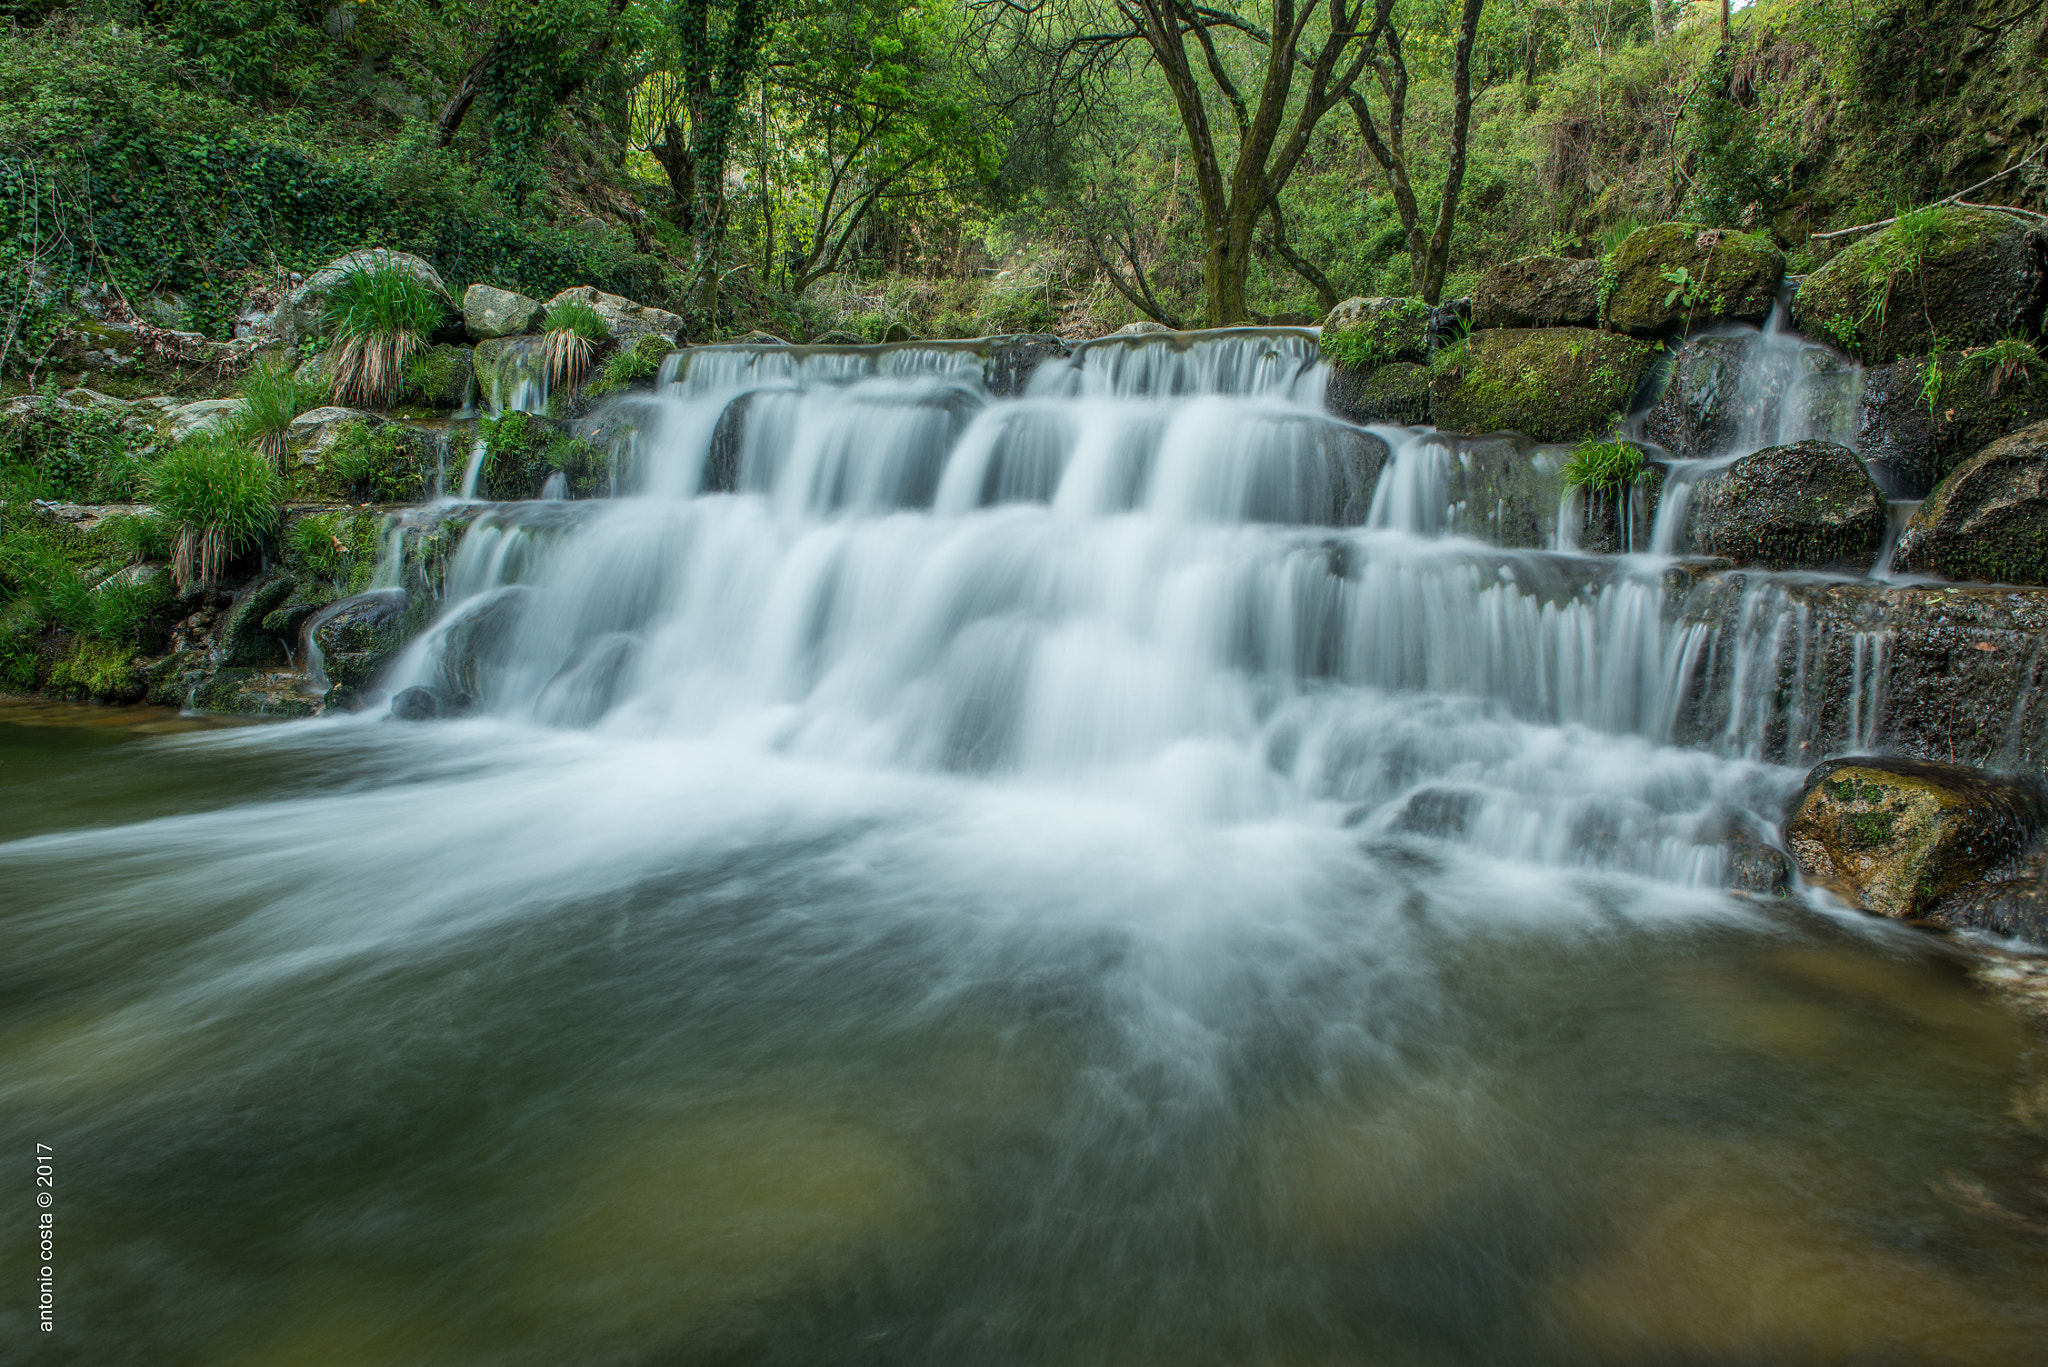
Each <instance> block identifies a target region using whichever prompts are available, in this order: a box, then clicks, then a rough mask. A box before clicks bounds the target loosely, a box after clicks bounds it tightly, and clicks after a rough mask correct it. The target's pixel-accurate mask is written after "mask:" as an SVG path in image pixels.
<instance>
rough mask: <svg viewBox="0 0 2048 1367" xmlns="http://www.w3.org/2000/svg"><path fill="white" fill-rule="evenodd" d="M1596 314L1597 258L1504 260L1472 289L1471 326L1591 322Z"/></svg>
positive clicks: (1597, 300) (1538, 257)
mask: <svg viewBox="0 0 2048 1367" xmlns="http://www.w3.org/2000/svg"><path fill="white" fill-rule="evenodd" d="M1599 316H1600V263H1599V262H1598V261H1570V260H1566V259H1565V258H1564V257H1561V256H1524V257H1520V258H1518V259H1516V260H1513V261H1504V262H1502V263H1501V264H1500V265H1498V266H1495V267H1493V268H1492V269H1491V270H1489V271H1487V272H1486V273H1485V274H1484V275H1482V276H1480V277H1479V286H1478V288H1476V289H1474V290H1473V291H1472V326H1473V327H1475V328H1543V327H1591V326H1593V325H1594V323H1596V322H1597V321H1599Z"/></svg>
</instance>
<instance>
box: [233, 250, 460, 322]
mask: <svg viewBox="0 0 2048 1367" xmlns="http://www.w3.org/2000/svg"><path fill="white" fill-rule="evenodd" d="M378 266H396V267H398V268H399V269H400V270H403V271H406V272H408V273H409V274H411V275H412V276H413V278H414V279H416V280H418V281H420V282H421V283H422V284H424V285H426V286H427V288H429V289H431V290H433V291H434V293H436V294H438V295H441V296H443V297H446V296H447V294H448V287H447V286H446V285H444V284H442V283H441V277H440V276H439V275H438V274H436V273H435V271H434V268H433V267H432V266H429V265H428V264H427V263H426V262H425V261H422V260H421V259H420V258H419V257H417V256H414V255H412V254H411V253H410V252H399V251H392V250H391V249H390V248H388V247H369V248H365V249H364V250H362V251H355V252H350V253H349V254H348V255H347V256H342V257H337V258H335V259H334V260H333V261H330V262H328V263H327V264H326V265H325V266H323V267H321V268H320V269H319V270H317V271H315V272H314V273H313V274H312V275H311V276H310V277H308V278H307V280H306V283H305V284H303V285H300V286H299V287H298V288H297V289H295V290H293V291H292V292H291V293H290V294H288V295H286V296H285V297H284V300H283V302H281V303H280V304H278V306H277V312H276V314H275V315H274V316H273V317H272V318H271V322H270V327H271V330H272V331H274V332H275V333H276V334H277V337H278V340H280V341H282V342H284V343H285V345H287V346H296V345H297V344H298V343H300V342H301V341H304V340H305V339H306V338H308V337H319V336H322V335H324V334H325V332H326V331H327V322H326V313H327V296H328V295H329V294H330V293H332V292H333V290H334V287H335V286H336V285H339V284H340V283H341V281H342V277H344V276H346V275H347V274H348V273H349V272H350V271H359V270H370V269H373V268H375V267H378ZM450 307H451V308H452V307H453V305H452V303H451V305H450Z"/></svg>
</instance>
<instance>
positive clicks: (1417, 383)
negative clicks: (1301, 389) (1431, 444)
mask: <svg viewBox="0 0 2048 1367" xmlns="http://www.w3.org/2000/svg"><path fill="white" fill-rule="evenodd" d="M1323 406H1324V407H1326V408H1328V409H1329V410H1330V411H1331V412H1332V413H1335V414H1336V415H1337V416H1338V417H1340V418H1346V419H1348V420H1350V421H1352V422H1361V423H1391V424H1392V425H1394V426H1396V427H1420V426H1423V425H1425V424H1427V423H1428V422H1429V367H1428V366H1425V365H1418V364H1417V363H1415V362H1413V361H1390V362H1388V363H1387V364H1385V365H1380V366H1371V367H1367V368H1363V369H1360V368H1354V367H1351V366H1332V367H1331V368H1330V378H1329V381H1328V383H1327V384H1326V385H1325V387H1324V389H1323Z"/></svg>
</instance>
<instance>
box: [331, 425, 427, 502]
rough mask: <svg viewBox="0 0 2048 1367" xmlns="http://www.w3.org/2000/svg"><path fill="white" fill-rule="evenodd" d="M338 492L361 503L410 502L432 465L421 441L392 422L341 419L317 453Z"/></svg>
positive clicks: (423, 487) (422, 493)
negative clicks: (330, 439) (330, 440)
mask: <svg viewBox="0 0 2048 1367" xmlns="http://www.w3.org/2000/svg"><path fill="white" fill-rule="evenodd" d="M320 471H321V473H322V474H323V475H324V476H325V477H326V478H327V479H328V480H329V481H330V482H331V483H332V484H333V486H334V487H335V488H336V489H337V490H338V491H340V492H343V493H346V494H347V495H348V496H349V497H350V498H354V499H358V500H360V501H362V502H365V503H411V502H416V501H418V500H419V499H422V498H425V497H426V496H427V482H428V480H429V479H430V478H431V477H432V474H433V471H432V467H431V464H430V462H429V461H428V460H427V454H426V450H425V443H424V442H422V441H421V440H420V439H419V438H418V437H417V436H416V435H415V434H414V433H413V432H412V431H411V430H410V429H409V428H406V427H402V426H400V425H399V424H397V423H385V424H384V425H383V426H381V427H372V426H371V425H370V424H369V423H368V422H364V421H361V420H357V421H355V422H350V423H344V424H343V425H342V427H341V428H340V430H339V431H337V432H336V433H335V437H334V441H333V444H331V445H330V446H329V447H328V448H327V450H326V451H325V452H324V453H323V454H322V456H321V458H320Z"/></svg>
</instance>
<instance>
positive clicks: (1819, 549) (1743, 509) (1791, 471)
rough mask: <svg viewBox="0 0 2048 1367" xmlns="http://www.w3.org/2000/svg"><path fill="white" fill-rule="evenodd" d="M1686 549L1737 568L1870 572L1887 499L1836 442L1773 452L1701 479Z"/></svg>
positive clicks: (1690, 507) (1691, 504)
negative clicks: (1725, 560) (1834, 567)
mask: <svg viewBox="0 0 2048 1367" xmlns="http://www.w3.org/2000/svg"><path fill="white" fill-rule="evenodd" d="M1686 499H1687V502H1686V507H1685V528H1684V534H1685V538H1686V541H1687V543H1688V544H1689V545H1690V546H1691V547H1692V549H1693V550H1694V551H1695V552H1697V553H1698V554H1701V555H1722V556H1726V557H1727V558H1728V559H1730V560H1732V561H1734V562H1735V563H1736V564H1737V565H1756V566H1762V567H1764V568H1767V569H1776V570H1790V569H1816V568H1821V567H1824V566H1830V565H1846V566H1850V567H1852V568H1855V569H1868V568H1869V567H1870V564H1871V562H1872V561H1873V560H1875V559H1876V558H1877V550H1878V547H1879V546H1880V545H1882V544H1883V542H1884V536H1885V531H1886V529H1887V526H1888V521H1887V519H1888V516H1889V514H1888V513H1887V511H1886V508H1885V501H1884V494H1883V492H1882V491H1881V490H1879V489H1878V487H1877V485H1876V484H1875V483H1873V482H1872V480H1871V478H1870V476H1869V474H1867V473H1866V472H1865V471H1864V469H1863V463H1862V462H1861V461H1859V460H1857V459H1856V453H1855V452H1854V451H1851V450H1850V449H1849V448H1848V447H1846V446H1837V445H1835V444H1834V443H1833V442H1825V441H1799V442H1793V443H1792V444H1790V445H1789V446H1771V447H1766V448H1765V449H1764V450H1761V451H1758V452H1756V453H1755V454H1753V455H1748V456H1744V457H1742V458H1741V459H1740V460H1737V461H1734V462H1732V463H1731V464H1729V465H1726V466H1723V467H1721V468H1720V469H1716V470H1710V471H1708V472H1706V473H1705V474H1702V475H1700V476H1698V477H1697V478H1695V479H1694V480H1693V481H1692V483H1691V485H1690V487H1689V489H1688V490H1687V494H1686Z"/></svg>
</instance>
